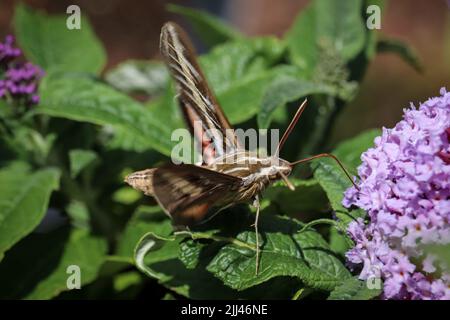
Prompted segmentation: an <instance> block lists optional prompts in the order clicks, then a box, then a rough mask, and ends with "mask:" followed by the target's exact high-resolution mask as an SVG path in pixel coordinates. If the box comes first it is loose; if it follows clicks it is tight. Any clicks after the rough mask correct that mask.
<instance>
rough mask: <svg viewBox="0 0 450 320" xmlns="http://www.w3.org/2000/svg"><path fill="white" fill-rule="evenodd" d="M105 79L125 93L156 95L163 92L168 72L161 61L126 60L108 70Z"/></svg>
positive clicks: (167, 79)
mask: <svg viewBox="0 0 450 320" xmlns="http://www.w3.org/2000/svg"><path fill="white" fill-rule="evenodd" d="M105 80H106V81H107V82H108V83H109V84H110V85H112V86H113V87H114V88H116V89H119V90H121V91H123V92H126V93H138V94H140V93H144V94H148V95H158V94H161V93H163V92H164V88H165V87H166V86H167V83H168V81H169V73H168V72H167V68H166V67H165V66H164V64H163V63H161V62H157V61H139V60H128V61H125V62H122V63H120V64H119V65H117V66H116V67H115V68H114V69H112V70H110V71H108V72H107V73H106V75H105Z"/></svg>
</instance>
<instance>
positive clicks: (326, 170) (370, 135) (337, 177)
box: [311, 130, 380, 223]
mask: <svg viewBox="0 0 450 320" xmlns="http://www.w3.org/2000/svg"><path fill="white" fill-rule="evenodd" d="M378 135H380V131H379V130H370V131H367V132H365V133H362V134H360V135H359V136H357V137H355V138H352V139H350V140H347V141H344V142H343V143H341V144H340V145H338V146H337V147H336V149H335V150H334V151H333V154H334V155H335V156H336V157H337V158H338V159H339V160H340V161H341V162H342V163H343V164H344V166H345V167H346V169H347V170H348V171H349V172H350V174H352V175H353V174H356V168H357V167H358V166H359V164H360V163H361V160H360V158H361V154H362V153H363V152H364V151H365V150H367V149H368V148H370V147H371V146H372V145H373V141H374V139H375V137H376V136H378ZM311 166H312V168H313V169H314V178H315V179H316V180H317V181H318V182H319V183H320V185H321V186H322V188H323V189H324V190H325V192H326V194H327V196H328V199H329V200H330V203H331V207H332V208H333V209H334V210H335V212H336V216H337V217H338V218H339V219H341V220H342V221H343V222H344V223H348V222H350V221H352V220H353V219H354V218H356V217H363V216H364V215H365V214H364V212H363V211H362V210H353V211H351V212H349V211H348V210H347V209H346V208H344V206H343V205H342V199H343V197H344V192H345V191H346V190H347V189H348V188H350V187H351V181H349V179H348V178H347V176H346V175H345V173H344V172H343V171H342V170H341V168H340V167H339V166H338V165H337V163H336V162H335V161H334V160H332V159H328V158H321V159H318V160H315V161H314V162H313V164H312V165H311Z"/></svg>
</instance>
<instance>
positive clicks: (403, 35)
mask: <svg viewBox="0 0 450 320" xmlns="http://www.w3.org/2000/svg"><path fill="white" fill-rule="evenodd" d="M17 2H18V1H14V0H0V36H1V37H2V38H3V37H4V36H5V35H6V34H7V33H11V32H13V30H12V26H11V19H12V16H13V9H14V6H15V4H16V3H17ZM24 2H26V3H28V4H29V5H31V6H33V7H35V8H42V9H44V10H46V11H47V12H49V13H65V11H66V8H67V6H68V5H70V4H78V5H79V6H80V7H81V11H82V14H85V15H88V16H89V18H90V20H91V22H92V24H93V26H94V28H95V31H96V33H97V35H98V36H99V37H100V39H101V40H102V42H103V44H104V46H105V47H106V50H107V52H108V57H109V60H108V66H107V67H111V66H114V65H115V64H117V63H119V62H121V61H122V60H125V59H130V58H133V59H148V58H158V44H159V31H160V28H161V26H162V24H163V23H164V22H165V21H167V20H176V21H178V22H179V23H181V24H182V25H183V26H185V27H188V25H186V24H185V23H184V21H180V18H179V17H177V16H175V15H173V14H170V13H168V12H167V11H166V10H165V5H166V4H167V3H169V2H170V3H177V4H182V5H185V6H192V7H196V8H202V9H204V10H206V11H208V12H210V13H213V14H216V15H219V16H221V17H222V18H223V19H225V20H227V21H229V23H231V24H232V25H234V26H235V28H236V29H238V30H240V31H241V32H242V33H244V34H246V35H250V36H251V35H265V34H275V35H278V36H281V35H282V34H283V33H284V32H285V31H286V30H287V29H288V28H289V26H290V25H291V23H292V21H293V20H294V18H295V17H296V15H297V14H298V12H299V11H300V10H302V8H303V7H304V6H305V5H307V3H308V1H307V0H277V1H273V0H272V1H270V0H222V1H219V0H216V1H209V0H189V1H175V0H170V1H166V0H152V1H146V0H134V1H123V0H79V1H75V0H57V1H56V0H53V1H50V0H29V1H24ZM188 30H189V28H188ZM381 33H382V34H383V35H384V36H386V37H396V38H399V39H402V40H404V41H406V42H407V43H409V44H410V45H411V46H413V47H414V48H415V49H416V50H417V53H418V54H419V56H420V58H421V59H422V63H423V66H424V73H423V74H419V73H417V72H416V71H414V70H413V69H412V68H411V67H410V66H408V65H407V64H406V63H405V62H403V61H402V60H400V58H399V57H398V56H396V55H390V54H382V55H378V56H377V57H376V59H375V60H374V61H373V63H372V64H371V65H370V67H369V70H368V72H367V74H366V77H365V79H364V81H363V83H362V88H361V90H360V92H359V94H358V96H357V98H356V99H355V100H354V101H353V102H352V103H351V105H350V106H349V107H348V108H347V109H346V110H345V111H344V112H342V113H341V114H340V116H339V119H338V121H337V124H336V126H335V128H334V132H333V136H332V137H331V139H332V141H334V142H336V141H339V140H341V139H344V138H347V137H350V136H353V135H355V134H356V133H358V132H360V131H362V130H364V129H367V128H372V127H381V126H386V127H391V126H393V125H394V124H395V123H396V122H397V121H398V120H399V119H400V118H401V114H402V109H403V108H405V107H408V106H409V104H410V102H413V103H415V104H416V105H417V104H418V102H420V101H423V100H425V99H427V97H430V96H435V95H437V94H438V93H439V89H440V88H441V87H443V86H446V87H447V89H448V90H450V1H449V0H432V1H431V0H429V1H423V0H395V1H393V0H391V1H389V2H388V4H387V7H386V8H384V10H383V20H382V29H381ZM200 49H201V47H200Z"/></svg>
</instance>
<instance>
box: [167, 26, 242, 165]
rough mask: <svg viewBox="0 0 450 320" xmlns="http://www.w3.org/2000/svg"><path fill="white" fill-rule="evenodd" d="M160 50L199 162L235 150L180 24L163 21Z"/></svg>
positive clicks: (230, 132)
mask: <svg viewBox="0 0 450 320" xmlns="http://www.w3.org/2000/svg"><path fill="white" fill-rule="evenodd" d="M160 51H161V54H162V56H163V57H164V60H165V63H166V64H167V66H168V68H169V70H170V72H171V74H172V78H173V79H174V81H175V83H176V89H177V96H178V104H179V105H180V108H181V110H182V113H183V115H184V118H185V121H186V123H187V126H188V128H189V129H190V131H191V134H192V135H193V136H194V138H195V139H196V142H197V145H198V146H199V147H200V148H201V150H202V155H203V164H210V163H212V162H213V160H214V159H215V158H216V157H219V156H223V155H224V154H225V152H227V153H228V152H233V151H236V150H237V149H239V144H238V141H237V138H236V136H235V135H234V131H233V129H232V127H231V125H230V123H229V121H228V119H227V118H226V116H225V114H224V113H223V111H222V108H221V107H220V105H219V104H218V102H217V99H216V97H215V96H214V94H213V92H212V90H211V89H210V87H209V85H208V82H207V80H206V77H205V76H204V74H203V72H202V70H201V69H200V66H199V64H198V62H197V59H196V54H195V51H194V49H193V45H192V43H191V42H190V40H189V38H188V37H187V35H186V34H185V32H184V31H183V29H182V28H181V27H179V26H178V25H177V24H175V23H173V22H167V23H166V24H165V25H164V26H163V27H162V30H161V39H160Z"/></svg>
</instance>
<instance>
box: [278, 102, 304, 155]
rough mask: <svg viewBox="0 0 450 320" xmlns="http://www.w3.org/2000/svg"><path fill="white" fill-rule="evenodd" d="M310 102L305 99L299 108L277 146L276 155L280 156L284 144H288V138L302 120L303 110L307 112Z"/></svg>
mask: <svg viewBox="0 0 450 320" xmlns="http://www.w3.org/2000/svg"><path fill="white" fill-rule="evenodd" d="M307 102H308V99H305V101H303V103H302V104H301V105H300V107H298V110H297V112H296V113H295V115H294V117H293V118H292V120H291V123H289V126H288V127H287V129H286V131H285V132H284V133H283V136H282V137H281V140H280V143H279V144H278V146H277V149H276V151H275V154H276V155H278V153H279V152H280V150H281V148H283V145H284V143H285V142H286V140H287V138H288V137H289V135H290V134H291V131H292V130H293V129H294V127H295V125H296V124H297V121H298V119H300V116H301V115H302V113H303V110H305V106H306V103H307Z"/></svg>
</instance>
